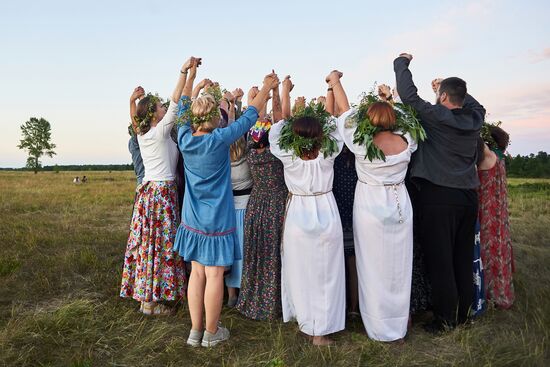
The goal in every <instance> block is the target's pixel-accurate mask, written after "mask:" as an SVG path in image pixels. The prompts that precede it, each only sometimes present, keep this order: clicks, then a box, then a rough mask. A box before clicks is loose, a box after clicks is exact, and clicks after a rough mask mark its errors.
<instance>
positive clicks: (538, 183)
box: [0, 172, 550, 366]
mask: <svg viewBox="0 0 550 367" xmlns="http://www.w3.org/2000/svg"><path fill="white" fill-rule="evenodd" d="M85 174H86V175H88V177H89V180H90V181H89V183H87V184H85V185H74V184H72V176H76V175H80V176H82V173H75V172H62V173H58V174H56V173H53V172H52V173H39V174H37V175H34V174H32V173H20V172H19V173H14V172H0V243H1V249H2V255H1V256H0V365H5V366H20V365H25V366H28V365H30V366H109V365H113V366H165V365H166V366H176V365H177V366H193V365H196V366H220V365H223V366H250V365H265V366H293V365H299V366H319V365H327V366H417V365H442V366H443V365H444V366H447V365H456V366H474V365H475V366H544V365H548V363H550V353H549V351H548V347H549V336H550V333H549V330H550V286H549V285H550V266H549V265H550V180H522V179H511V180H510V190H509V193H510V210H511V222H512V237H513V244H514V253H515V257H516V273H515V285H516V293H517V301H516V304H515V306H514V307H513V309H512V310H509V311H500V310H494V309H491V310H489V311H488V312H487V313H486V315H485V316H483V317H482V318H481V319H480V320H478V321H476V323H475V324H473V325H471V326H468V327H463V328H459V329H457V330H455V331H453V332H451V333H448V334H446V335H443V336H440V337H432V336H431V335H428V334H426V333H424V332H423V331H422V328H421V327H420V324H419V323H416V324H415V326H414V327H413V328H412V330H411V331H410V333H409V335H408V337H407V340H406V343H405V344H404V345H401V346H399V345H393V344H383V343H377V342H374V341H371V340H369V339H368V338H367V336H366V335H365V333H364V329H363V327H362V324H361V322H360V321H357V322H353V323H350V324H348V327H347V330H346V331H344V332H341V333H339V334H337V335H336V336H335V339H336V341H337V345H336V346H335V347H330V348H323V349H320V348H317V347H313V346H311V345H310V344H308V342H307V341H306V340H305V339H304V338H302V337H301V336H300V335H299V333H298V329H297V327H296V325H295V324H293V323H290V324H283V323H282V322H273V323H267V322H255V321H250V320H247V319H245V318H243V317H241V316H240V315H239V314H238V313H237V312H236V311H234V310H229V309H224V311H223V315H222V321H223V322H224V324H225V325H227V326H228V327H229V328H230V330H231V332H232V337H231V339H230V341H229V342H228V343H226V344H225V345H223V346H219V347H216V348H214V349H210V350H209V349H205V348H196V349H192V348H189V347H186V346H185V339H186V337H187V334H188V332H189V328H190V321H189V317H188V313H187V310H186V305H183V307H181V308H180V309H179V310H178V313H177V315H176V316H173V317H160V318H151V317H145V316H143V315H141V314H140V313H138V312H137V310H138V305H137V302H134V301H129V300H122V299H120V298H119V297H118V291H119V284H120V277H121V270H122V262H123V257H124V250H125V246H126V238H127V234H128V225H129V220H130V213H131V208H132V202H133V189H134V187H135V179H134V175H133V173H131V172H113V173H108V172H85Z"/></svg>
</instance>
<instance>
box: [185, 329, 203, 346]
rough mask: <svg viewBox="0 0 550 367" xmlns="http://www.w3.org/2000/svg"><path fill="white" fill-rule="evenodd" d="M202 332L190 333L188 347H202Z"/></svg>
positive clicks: (192, 331) (194, 331)
mask: <svg viewBox="0 0 550 367" xmlns="http://www.w3.org/2000/svg"><path fill="white" fill-rule="evenodd" d="M201 339H202V331H198V330H193V329H191V331H190V332H189V338H187V345H190V346H192V347H198V346H200V345H201Z"/></svg>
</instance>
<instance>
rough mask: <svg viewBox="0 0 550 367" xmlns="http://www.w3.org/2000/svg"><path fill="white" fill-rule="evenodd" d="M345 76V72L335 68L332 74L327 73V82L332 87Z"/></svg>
mask: <svg viewBox="0 0 550 367" xmlns="http://www.w3.org/2000/svg"><path fill="white" fill-rule="evenodd" d="M343 76H344V73H342V72H340V71H338V70H333V71H331V72H330V74H328V75H327V77H326V78H325V82H327V84H328V86H329V88H332V87H334V85H336V84H338V83H340V79H341V78H342V77H343Z"/></svg>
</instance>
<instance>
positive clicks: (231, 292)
mask: <svg viewBox="0 0 550 367" xmlns="http://www.w3.org/2000/svg"><path fill="white" fill-rule="evenodd" d="M227 294H228V296H229V299H231V298H237V288H232V287H227Z"/></svg>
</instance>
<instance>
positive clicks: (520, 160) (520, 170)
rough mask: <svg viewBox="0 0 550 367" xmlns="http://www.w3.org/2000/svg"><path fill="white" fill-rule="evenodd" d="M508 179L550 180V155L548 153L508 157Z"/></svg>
mask: <svg viewBox="0 0 550 367" xmlns="http://www.w3.org/2000/svg"><path fill="white" fill-rule="evenodd" d="M506 173H507V175H508V177H525V178H550V155H548V153H546V152H538V153H537V154H536V155H535V154H533V153H531V154H529V155H526V156H521V155H519V154H518V155H516V156H515V157H512V156H506Z"/></svg>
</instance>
